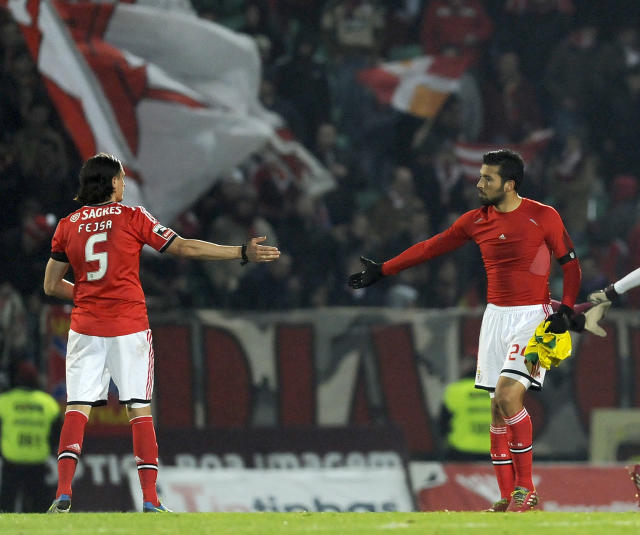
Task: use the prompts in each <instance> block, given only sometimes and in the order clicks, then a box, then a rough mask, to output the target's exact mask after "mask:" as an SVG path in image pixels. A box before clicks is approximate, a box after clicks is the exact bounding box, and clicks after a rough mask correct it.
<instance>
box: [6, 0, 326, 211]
mask: <svg viewBox="0 0 640 535" xmlns="http://www.w3.org/2000/svg"><path fill="white" fill-rule="evenodd" d="M145 3H146V4H147V5H141V4H140V3H137V4H132V3H116V4H107V3H91V2H67V1H49V0H0V5H4V6H6V7H8V9H9V10H10V12H11V13H12V15H13V17H14V18H15V20H16V21H17V22H18V23H19V25H20V27H21V29H22V31H23V33H24V35H25V37H26V40H27V44H28V47H29V50H30V52H31V54H32V56H33V57H34V58H35V60H36V63H37V66H38V70H39V71H40V73H41V75H42V77H43V79H44V82H45V85H46V87H47V90H48V92H49V94H50V96H51V99H52V101H53V102H54V104H55V106H56V108H57V109H58V112H59V114H60V117H61V119H62V121H63V122H64V124H65V126H66V128H67V129H68V131H69V133H70V135H71V137H72V139H73V141H74V143H75V145H76V147H77V148H78V151H79V153H80V155H81V157H82V158H83V159H86V158H88V157H90V156H92V155H93V154H95V153H96V152H99V151H106V152H110V153H113V154H115V155H117V156H118V157H119V158H120V159H121V160H122V161H123V164H124V165H125V168H126V171H127V175H128V176H129V177H131V178H134V180H133V181H129V183H128V190H127V202H129V203H131V204H144V205H145V206H146V207H148V208H149V209H150V210H151V211H152V212H153V213H154V215H156V216H157V217H158V218H160V219H161V220H163V221H167V222H171V221H172V220H173V219H174V218H175V217H176V216H177V215H178V214H180V213H181V212H182V211H183V210H185V209H186V208H188V207H189V206H190V205H191V204H192V203H193V202H194V201H195V200H196V199H197V198H198V197H199V196H200V195H201V194H202V193H203V192H204V191H206V190H207V189H208V188H209V187H210V186H211V185H212V184H213V182H214V181H215V180H216V179H217V177H218V176H219V175H220V174H221V173H222V172H224V171H227V170H229V169H231V168H232V167H233V166H235V165H237V164H239V163H241V162H242V161H244V160H245V159H246V158H247V157H248V156H249V155H250V154H253V153H255V152H256V151H259V150H262V149H264V148H265V147H267V149H265V150H270V149H268V147H273V146H275V147H276V149H273V150H278V148H279V149H283V148H286V149H288V150H289V153H290V154H295V155H297V156H296V158H297V159H299V160H300V162H301V163H300V167H301V168H302V170H303V171H308V172H307V173H306V174H305V173H304V172H302V173H301V177H302V178H301V179H300V180H301V181H306V182H313V179H314V178H315V179H316V181H317V183H320V184H321V185H322V186H323V187H324V188H326V189H328V188H329V187H331V180H330V179H329V178H328V177H327V173H326V171H325V170H324V169H323V168H321V167H320V166H318V165H317V163H316V162H315V161H314V160H313V158H312V157H311V156H310V155H309V154H308V153H307V152H306V151H305V150H304V148H303V147H301V146H300V145H299V144H298V143H295V145H297V146H294V147H291V146H286V147H283V146H282V143H280V140H281V135H280V133H279V130H281V127H282V125H281V124H280V123H279V121H278V119H279V118H278V117H277V116H273V115H272V114H268V113H267V112H265V111H264V110H263V109H262V108H261V106H260V104H259V103H258V99H257V95H258V86H259V82H260V59H259V56H258V54H257V51H256V47H255V44H254V42H253V40H252V39H251V38H249V37H247V36H244V35H241V34H238V33H235V32H232V31H230V30H228V29H226V28H224V27H222V26H219V25H217V24H214V23H211V22H209V21H206V20H203V19H199V18H198V17H196V16H195V15H193V14H192V12H191V10H190V6H189V4H188V3H185V0H163V1H162V2H159V1H158V2H157V5H151V4H153V3H154V2H153V0H146V2H145ZM160 5H161V6H162V7H157V6H160ZM314 165H316V167H314ZM314 172H316V173H318V174H317V176H315V177H311V176H310V175H311V174H312V173H314ZM317 183H316V184H315V185H316V187H317V186H318V184H317ZM320 189H322V188H320Z"/></svg>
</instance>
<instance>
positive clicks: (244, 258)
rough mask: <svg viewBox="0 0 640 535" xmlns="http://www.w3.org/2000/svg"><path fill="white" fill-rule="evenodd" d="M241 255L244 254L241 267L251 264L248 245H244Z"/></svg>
mask: <svg viewBox="0 0 640 535" xmlns="http://www.w3.org/2000/svg"><path fill="white" fill-rule="evenodd" d="M241 254H242V262H240V265H241V266H244V265H245V264H248V263H249V257H248V256H247V244H246V243H243V244H242V249H241Z"/></svg>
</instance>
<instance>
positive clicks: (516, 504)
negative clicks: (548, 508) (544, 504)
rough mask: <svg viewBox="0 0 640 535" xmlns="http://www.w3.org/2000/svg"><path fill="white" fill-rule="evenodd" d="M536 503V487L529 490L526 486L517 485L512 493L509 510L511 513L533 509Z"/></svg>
mask: <svg viewBox="0 0 640 535" xmlns="http://www.w3.org/2000/svg"><path fill="white" fill-rule="evenodd" d="M536 505H538V493H537V492H536V489H533V490H529V489H525V488H524V487H516V488H515V490H514V491H513V492H512V493H511V502H509V507H507V511H508V512H511V513H524V512H525V511H531V509H533V508H534V507H535V506H536Z"/></svg>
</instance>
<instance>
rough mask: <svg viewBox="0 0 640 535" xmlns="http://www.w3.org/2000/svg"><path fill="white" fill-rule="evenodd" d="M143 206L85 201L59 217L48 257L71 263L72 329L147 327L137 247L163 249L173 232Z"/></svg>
mask: <svg viewBox="0 0 640 535" xmlns="http://www.w3.org/2000/svg"><path fill="white" fill-rule="evenodd" d="M176 236H177V235H176V233H175V232H174V231H173V230H171V229H170V228H167V227H163V226H162V225H161V224H160V223H158V221H157V220H156V219H155V218H154V217H153V216H152V215H151V214H150V213H149V212H147V211H146V210H145V209H144V208H143V207H142V206H136V207H135V208H132V207H130V206H125V205H123V204H120V203H117V202H112V203H107V204H101V205H86V206H83V207H82V208H80V209H79V210H76V211H75V212H73V213H71V214H69V215H68V216H67V217H65V218H64V219H61V220H60V222H59V223H58V228H57V229H56V232H55V234H54V235H53V239H52V242H51V258H53V259H54V260H59V261H61V262H69V263H70V264H71V267H72V269H73V274H74V278H75V286H74V288H73V303H74V305H75V306H74V308H73V311H72V312H71V329H73V330H74V331H76V332H78V333H82V334H89V335H93V336H122V335H125V334H131V333H135V332H139V331H144V330H146V329H148V328H149V320H148V318H147V306H146V304H145V297H144V292H143V291H142V285H141V284H140V274H139V271H140V251H141V250H142V247H143V246H144V244H148V245H150V246H151V247H153V248H154V249H156V250H157V251H160V252H162V251H164V250H165V249H166V248H167V247H168V246H169V244H170V243H171V242H172V241H173V239H174V238H175V237H176Z"/></svg>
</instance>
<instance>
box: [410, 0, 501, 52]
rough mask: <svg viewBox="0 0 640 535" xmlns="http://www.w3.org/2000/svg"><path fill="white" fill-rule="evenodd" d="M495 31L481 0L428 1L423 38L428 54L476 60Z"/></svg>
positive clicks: (423, 25) (421, 32)
mask: <svg viewBox="0 0 640 535" xmlns="http://www.w3.org/2000/svg"><path fill="white" fill-rule="evenodd" d="M492 34H493V22H492V20H491V19H490V18H489V15H488V14H487V12H486V11H485V9H484V7H483V5H482V3H481V2H480V1H479V0H434V1H432V2H428V3H427V4H426V7H425V10H424V16H423V19H422V26H421V31H420V40H421V44H422V50H423V51H424V53H425V54H427V55H444V56H458V57H465V58H469V60H470V61H472V62H473V63H476V62H477V61H478V60H479V59H480V57H481V56H482V53H483V52H484V48H485V46H486V44H487V42H488V40H489V38H490V37H491V35H492Z"/></svg>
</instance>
